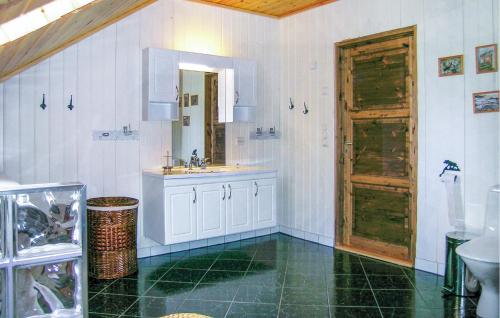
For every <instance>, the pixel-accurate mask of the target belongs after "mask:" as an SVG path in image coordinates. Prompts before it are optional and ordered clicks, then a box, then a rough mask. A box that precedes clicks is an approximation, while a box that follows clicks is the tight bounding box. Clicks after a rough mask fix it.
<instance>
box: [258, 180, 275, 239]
mask: <svg viewBox="0 0 500 318" xmlns="http://www.w3.org/2000/svg"><path fill="white" fill-rule="evenodd" d="M253 188H254V193H253V197H254V200H253V217H254V229H261V228H266V227H272V226H275V225H276V179H260V180H255V181H254V184H253Z"/></svg>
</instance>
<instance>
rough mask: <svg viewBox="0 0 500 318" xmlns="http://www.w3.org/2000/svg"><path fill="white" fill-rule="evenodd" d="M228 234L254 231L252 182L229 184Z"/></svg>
mask: <svg viewBox="0 0 500 318" xmlns="http://www.w3.org/2000/svg"><path fill="white" fill-rule="evenodd" d="M227 190H228V196H227V204H226V206H227V209H226V234H234V233H241V232H246V231H251V230H252V229H253V220H252V190H251V181H240V182H231V183H228V184H227Z"/></svg>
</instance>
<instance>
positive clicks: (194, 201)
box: [193, 187, 196, 203]
mask: <svg viewBox="0 0 500 318" xmlns="http://www.w3.org/2000/svg"><path fill="white" fill-rule="evenodd" d="M193 192H194V199H193V203H196V189H195V187H193Z"/></svg>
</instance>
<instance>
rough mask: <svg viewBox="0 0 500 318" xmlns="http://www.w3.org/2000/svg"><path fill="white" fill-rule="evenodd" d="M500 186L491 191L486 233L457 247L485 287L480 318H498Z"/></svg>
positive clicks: (486, 216)
mask: <svg viewBox="0 0 500 318" xmlns="http://www.w3.org/2000/svg"><path fill="white" fill-rule="evenodd" d="M499 218H500V185H496V186H493V187H491V188H490V191H489V193H488V199H487V203H486V215H485V219H484V229H483V234H482V235H481V236H480V237H478V238H475V239H472V240H470V241H469V242H466V243H464V244H462V245H460V246H459V247H457V248H456V252H457V254H458V255H460V257H461V258H462V260H463V261H464V263H465V265H466V266H467V268H468V269H469V270H470V271H471V273H472V274H473V275H474V276H475V277H476V278H477V280H478V281H479V283H480V284H481V296H480V297H479V303H478V306H477V315H478V316H479V317H482V318H498V317H499V302H498V297H499V293H498V284H499V280H498V276H499V251H498V249H499V244H498V241H499V228H498V226H499Z"/></svg>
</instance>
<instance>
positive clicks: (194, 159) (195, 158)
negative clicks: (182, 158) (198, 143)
mask: <svg viewBox="0 0 500 318" xmlns="http://www.w3.org/2000/svg"><path fill="white" fill-rule="evenodd" d="M193 166H195V167H199V166H200V158H198V149H194V150H193V153H192V154H191V159H189V170H192V169H193Z"/></svg>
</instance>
